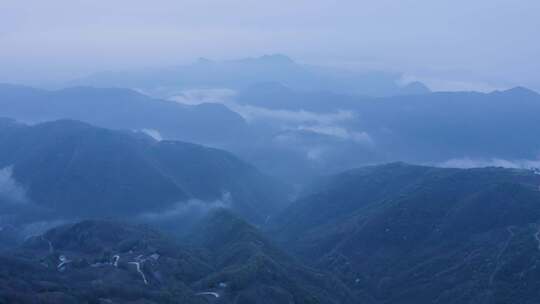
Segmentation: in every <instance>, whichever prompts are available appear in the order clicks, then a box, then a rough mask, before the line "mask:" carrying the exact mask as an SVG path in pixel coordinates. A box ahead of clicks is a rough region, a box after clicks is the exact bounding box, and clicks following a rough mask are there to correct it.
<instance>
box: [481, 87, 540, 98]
mask: <svg viewBox="0 0 540 304" xmlns="http://www.w3.org/2000/svg"><path fill="white" fill-rule="evenodd" d="M492 94H504V95H512V96H540V94H538V93H537V92H536V91H533V90H531V89H529V88H526V87H523V86H517V87H513V88H511V89H508V90H503V91H495V92H493V93H492Z"/></svg>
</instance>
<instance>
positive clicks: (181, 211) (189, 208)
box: [138, 192, 232, 222]
mask: <svg viewBox="0 0 540 304" xmlns="http://www.w3.org/2000/svg"><path fill="white" fill-rule="evenodd" d="M231 204H232V199H231V194H230V193H229V192H224V193H223V195H222V196H221V198H220V199H218V200H215V201H202V200H198V199H191V200H188V201H185V202H178V203H176V204H174V205H173V206H172V207H171V208H169V209H166V210H163V211H159V212H147V213H143V214H141V215H139V216H138V218H139V220H142V221H148V222H162V221H171V220H176V219H178V218H184V217H190V218H193V217H199V216H203V215H205V214H207V213H208V212H210V211H212V210H215V209H220V208H227V209H228V208H230V207H231Z"/></svg>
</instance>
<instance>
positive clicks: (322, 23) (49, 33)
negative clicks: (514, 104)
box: [0, 0, 540, 90]
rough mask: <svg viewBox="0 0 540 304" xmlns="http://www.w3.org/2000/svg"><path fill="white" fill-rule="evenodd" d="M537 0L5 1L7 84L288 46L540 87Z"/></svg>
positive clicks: (333, 60) (353, 61)
mask: <svg viewBox="0 0 540 304" xmlns="http://www.w3.org/2000/svg"><path fill="white" fill-rule="evenodd" d="M539 16H540V1H538V0H370V1H365V0H351V1H349V0H344V1H339V0H332V1H330V0H328V1H327V0H296V1H295V0H287V1H282V0H272V1H262V0H253V1H250V0H220V1H210V0H152V1H150V0H145V1H139V0H114V1H113V0H47V1H44V0H0V66H1V68H0V82H29V81H31V82H33V83H39V82H42V81H43V82H46V81H51V80H63V79H69V78H71V77H77V76H80V75H83V74H85V73H90V72H93V71H98V70H115V69H127V68H135V67H148V66H164V65H175V64H182V63H186V62H190V61H192V60H194V59H195V58H197V57H208V58H212V59H233V58H239V57H245V56H259V55H262V54H268V53H283V54H287V55H289V56H291V57H292V58H293V59H295V60H297V61H300V62H307V63H317V64H322V65H339V66H344V67H348V68H365V67H370V68H380V69H390V70H393V71H400V72H404V73H405V74H406V75H407V77H408V78H409V79H421V80H426V81H429V82H431V84H432V85H434V86H440V87H444V86H446V87H448V88H451V87H452V86H454V87H456V88H459V87H460V86H461V87H463V88H467V87H473V88H479V89H489V88H491V87H492V86H500V85H503V86H505V85H517V84H521V85H526V86H529V87H533V88H535V89H537V90H540V39H539V37H538V36H539V32H540V17H539Z"/></svg>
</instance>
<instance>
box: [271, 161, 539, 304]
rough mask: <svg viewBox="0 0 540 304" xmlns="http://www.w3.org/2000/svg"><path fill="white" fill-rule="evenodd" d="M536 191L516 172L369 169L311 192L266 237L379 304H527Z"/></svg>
mask: <svg viewBox="0 0 540 304" xmlns="http://www.w3.org/2000/svg"><path fill="white" fill-rule="evenodd" d="M539 186H540V176H539V175H537V174H535V173H534V172H532V171H524V170H509V169H500V168H485V169H469V170H461V169H438V168H429V167H420V166H410V165H405V164H390V165H384V166H377V167H368V168H363V169H358V170H352V171H348V172H345V173H343V174H340V175H337V176H334V177H331V178H329V179H328V180H326V181H323V182H321V184H318V185H316V186H314V188H313V189H312V192H311V193H310V194H306V195H305V196H304V197H303V198H301V199H299V200H298V201H297V202H296V203H294V204H293V205H292V206H291V207H290V209H289V210H286V211H285V212H283V214H282V215H281V216H278V217H276V220H275V224H274V225H275V226H274V232H273V234H272V235H276V231H278V235H279V236H280V237H281V239H280V241H281V242H282V244H283V245H284V246H286V247H287V248H290V249H292V250H294V251H295V252H296V253H297V254H298V255H299V256H301V257H304V258H306V259H308V260H310V261H311V262H312V263H313V264H315V265H318V266H319V267H322V268H325V269H329V270H333V271H336V272H337V273H339V275H340V276H341V278H342V279H343V280H344V281H345V282H346V283H347V284H348V285H349V286H350V287H351V288H353V289H354V290H355V291H356V292H357V295H359V296H362V295H366V296H370V297H373V298H375V299H376V301H377V302H379V303H411V304H412V303H434V302H436V303H510V302H512V303H517V302H519V303H535V302H537V301H538V299H540V293H538V290H536V289H535V288H533V287H532V286H534V285H535V284H537V283H538V281H539V280H540V271H539V270H538V264H540V251H539V250H538V248H539V247H538V245H539V244H540V243H539V240H538V235H539V234H538V231H539V230H538V229H539V227H540V226H539V220H540V191H539ZM276 227H277V228H276Z"/></svg>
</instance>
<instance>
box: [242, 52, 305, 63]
mask: <svg viewBox="0 0 540 304" xmlns="http://www.w3.org/2000/svg"><path fill="white" fill-rule="evenodd" d="M236 62H239V63H252V64H276V65H291V64H296V63H295V62H294V60H292V59H291V58H290V57H289V56H287V55H283V54H268V55H262V56H260V57H249V58H245V59H240V60H236Z"/></svg>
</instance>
